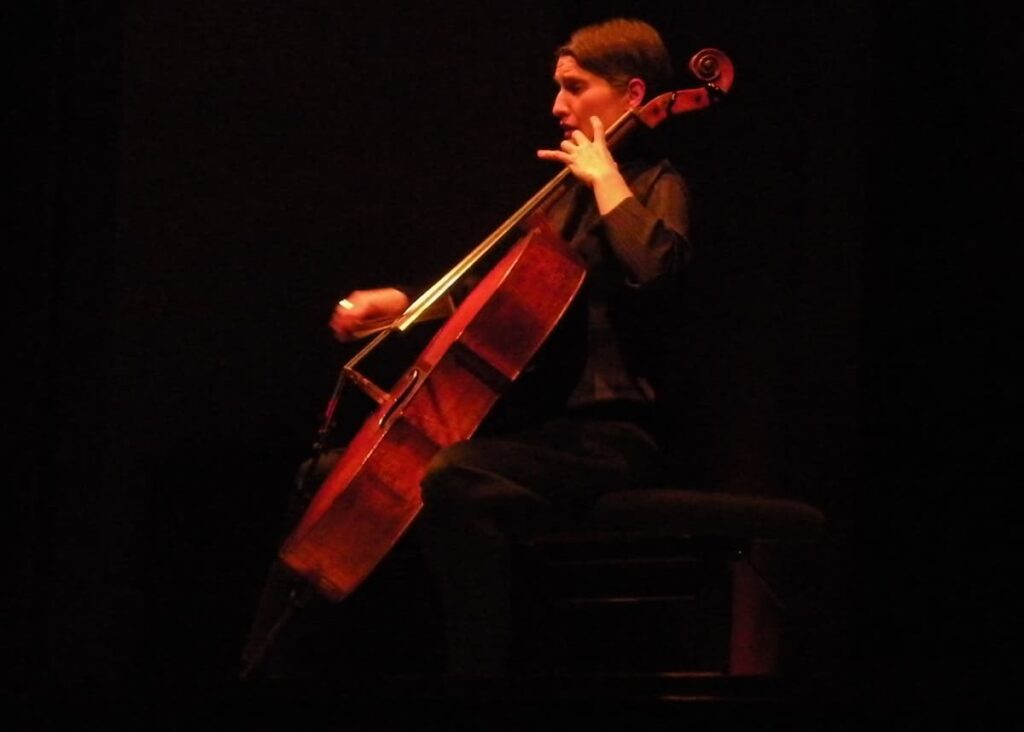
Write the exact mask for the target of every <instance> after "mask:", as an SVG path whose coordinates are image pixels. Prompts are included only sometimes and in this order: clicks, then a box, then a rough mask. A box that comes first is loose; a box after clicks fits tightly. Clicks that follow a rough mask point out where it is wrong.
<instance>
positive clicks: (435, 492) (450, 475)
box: [420, 442, 483, 505]
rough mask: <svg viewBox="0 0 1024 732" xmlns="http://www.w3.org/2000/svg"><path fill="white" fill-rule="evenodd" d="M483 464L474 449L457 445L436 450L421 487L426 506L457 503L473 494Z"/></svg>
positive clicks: (428, 464) (474, 446) (464, 445)
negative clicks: (473, 486) (473, 487)
mask: <svg viewBox="0 0 1024 732" xmlns="http://www.w3.org/2000/svg"><path fill="white" fill-rule="evenodd" d="M482 464H483V463H482V460H481V456H480V452H479V448H478V446H477V445H475V444H473V443H471V442H457V443H455V444H453V445H449V446H448V447H445V448H442V449H441V450H439V451H438V452H437V453H436V454H435V455H434V457H433V458H432V459H431V460H430V462H429V463H427V468H426V471H425V472H424V474H423V479H422V481H421V483H420V487H421V490H422V494H423V496H422V497H423V502H424V504H427V505H435V504H439V503H444V504H450V503H452V502H458V501H459V498H460V496H461V497H462V498H463V499H464V498H465V497H466V496H467V494H469V493H471V492H472V487H471V486H472V485H473V484H474V483H476V482H478V480H477V479H476V476H479V474H480V471H481V469H482Z"/></svg>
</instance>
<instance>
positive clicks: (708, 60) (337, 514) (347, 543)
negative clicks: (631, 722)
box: [279, 48, 733, 602]
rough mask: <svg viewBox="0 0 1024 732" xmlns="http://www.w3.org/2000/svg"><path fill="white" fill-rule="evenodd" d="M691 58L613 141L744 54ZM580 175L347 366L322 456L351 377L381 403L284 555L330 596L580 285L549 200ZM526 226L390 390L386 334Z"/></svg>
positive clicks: (520, 216)
mask: <svg viewBox="0 0 1024 732" xmlns="http://www.w3.org/2000/svg"><path fill="white" fill-rule="evenodd" d="M689 69H690V71H691V72H692V73H693V74H694V76H695V77H696V78H697V79H698V80H699V81H700V82H701V85H700V86H698V87H695V88H691V89H683V90H678V91H673V92H667V93H664V94H661V95H659V96H657V97H655V98H653V99H652V100H650V101H649V102H647V103H646V104H644V105H643V106H641V107H639V108H637V109H631V110H629V111H627V112H626V113H625V114H623V115H622V116H621V117H620V118H619V119H618V120H616V121H615V122H614V123H613V124H612V125H610V126H609V128H608V130H607V133H606V140H607V143H608V146H609V148H614V147H615V146H617V145H619V144H620V143H621V142H622V141H623V140H625V139H626V138H627V136H629V135H630V134H632V133H633V132H634V131H636V130H638V129H642V128H644V127H646V128H654V127H656V126H657V125H659V124H661V123H662V122H663V121H665V120H667V119H668V118H669V117H672V116H676V115H679V114H683V113H686V112H691V111H696V110H700V109H704V108H707V107H709V106H711V105H712V104H714V103H715V102H717V101H718V100H720V99H721V98H722V97H723V96H724V95H725V94H726V93H727V92H728V91H729V89H730V88H731V86H732V81H733V67H732V63H731V61H730V60H729V59H728V57H726V56H725V54H723V53H722V52H721V51H718V50H717V49H711V48H706V49H703V50H701V51H698V52H697V53H696V54H694V56H693V57H692V58H691V60H690V62H689ZM574 183H575V181H574V180H573V179H572V177H571V175H570V173H569V170H568V169H567V168H566V169H563V170H562V171H561V172H560V173H558V174H557V175H556V176H555V177H554V178H553V179H552V180H551V181H549V182H548V183H547V184H546V185H545V186H544V187H542V188H541V189H540V190H539V191H538V192H537V193H536V194H535V195H534V196H532V197H531V198H530V199H529V200H528V201H527V202H526V203H524V204H523V205H522V206H521V207H520V208H519V209H518V210H517V211H516V212H515V213H514V214H513V215H512V216H510V217H509V218H508V219H507V220H506V221H505V222H504V223H502V225H501V226H499V227H498V229H496V230H495V231H494V232H493V233H492V234H491V235H490V236H488V237H487V238H486V239H485V240H484V241H483V242H481V243H480V244H479V245H478V246H477V247H475V248H474V249H473V250H472V251H471V252H470V253H469V254H468V255H467V256H466V257H465V258H464V259H463V260H462V261H460V262H459V263H458V264H456V265H455V267H453V268H452V269H451V270H450V271H449V272H448V273H447V274H445V275H444V276H443V277H442V278H441V279H440V280H438V281H437V282H436V283H434V284H433V285H432V286H431V287H429V288H428V289H427V290H426V291H425V292H423V293H422V294H421V295H420V296H419V297H418V298H417V299H416V300H415V301H414V302H412V303H411V304H410V305H409V306H408V307H407V308H406V310H405V312H404V313H403V314H402V315H401V316H399V317H398V318H397V319H395V320H394V321H392V322H390V323H387V324H386V325H384V326H382V327H380V329H379V332H377V333H376V335H375V337H374V338H373V339H372V340H371V341H370V342H369V343H368V344H367V345H366V346H365V347H363V348H362V349H361V350H360V351H359V352H358V353H357V354H356V355H355V356H354V357H353V358H352V359H350V360H349V361H348V362H347V363H346V364H345V365H344V366H343V368H342V371H341V375H340V376H339V379H338V382H337V384H336V386H335V389H334V392H333V393H332V395H331V398H330V399H329V401H328V405H327V408H326V410H325V415H324V420H323V423H322V427H321V429H320V432H319V435H318V438H317V443H316V445H315V453H314V454H315V455H316V451H317V450H322V449H323V444H324V438H325V436H326V434H327V433H328V432H329V431H330V429H331V426H332V424H333V416H334V413H335V410H336V408H337V404H338V399H339V395H340V392H341V389H342V387H343V386H344V385H345V384H348V383H351V384H354V385H355V386H356V387H358V388H359V389H361V390H362V391H363V392H364V393H365V394H366V395H367V396H369V397H370V399H372V400H373V401H374V402H376V404H377V407H376V409H375V410H374V411H373V412H372V414H371V415H370V416H369V418H368V419H367V420H366V421H365V422H364V424H363V426H362V427H361V428H360V429H359V430H358V431H357V432H356V434H355V435H354V436H353V438H352V439H351V440H350V442H349V443H348V445H347V447H346V448H345V450H344V451H343V452H342V454H341V456H340V458H339V459H338V461H337V462H336V463H335V464H334V466H333V467H332V468H331V470H330V471H329V473H328V474H327V476H326V478H325V479H324V481H323V483H322V484H321V485H320V486H319V488H318V489H317V490H316V492H315V493H314V495H313V496H312V498H311V500H310V501H309V503H308V505H307V507H306V509H305V512H304V513H303V515H302V516H301V518H300V519H299V521H298V523H297V525H296V526H295V528H294V529H293V530H292V531H291V533H290V534H289V535H288V536H287V538H286V540H285V541H284V543H283V545H282V546H281V548H280V551H279V559H280V560H281V562H282V563H283V564H284V565H285V566H286V567H287V568H289V569H290V570H291V571H292V572H294V573H295V574H296V575H297V576H298V577H300V578H302V579H303V580H305V582H306V583H307V584H308V586H310V587H312V588H314V589H315V590H316V591H317V592H318V593H319V594H320V595H322V596H323V597H325V598H326V599H328V600H331V601H334V602H338V601H341V600H343V599H344V598H345V597H347V596H348V595H350V594H351V593H352V592H353V591H354V590H355V589H356V588H357V587H358V586H359V585H360V584H361V583H362V582H363V580H365V579H366V577H367V576H368V575H369V574H370V573H371V572H372V571H373V570H374V568H375V567H376V566H377V565H378V564H379V563H380V561H381V560H382V559H383V558H384V557H385V556H386V555H387V554H388V553H389V552H390V551H391V549H392V548H393V547H394V545H395V544H396V542H397V541H398V540H399V539H400V538H401V537H402V536H403V535H404V533H405V532H406V530H407V528H408V527H409V526H410V524H411V523H412V522H413V520H414V519H415V518H416V516H417V514H418V513H419V511H420V509H421V508H422V506H423V503H422V500H421V497H420V481H421V479H422V477H423V475H424V472H425V470H426V467H427V464H428V463H429V462H430V460H431V459H432V458H433V456H434V455H435V454H436V453H437V452H438V451H439V450H441V449H442V448H444V447H446V446H448V445H452V444H454V443H456V442H459V441H462V440H466V439H469V438H470V437H472V436H473V434H474V432H475V431H476V429H477V427H479V425H480V424H481V423H482V422H483V420H484V418H485V417H486V416H487V415H488V414H489V413H490V411H491V410H492V408H493V406H494V405H495V403H496V402H497V401H498V399H499V398H500V397H501V395H502V394H503V393H504V392H505V391H506V390H507V389H508V387H509V386H510V385H511V384H512V383H513V382H514V381H515V380H516V379H517V378H518V377H519V376H520V374H521V373H522V372H523V370H524V369H525V368H526V367H527V365H528V364H529V363H530V362H531V360H532V359H533V357H534V356H535V355H536V353H537V352H538V350H539V349H540V347H541V346H542V344H543V343H544V342H545V341H546V340H547V338H548V336H549V335H550V334H551V333H552V331H553V330H554V328H555V326H556V325H557V324H558V322H559V321H560V320H561V318H562V316H563V315H564V314H565V312H566V311H567V309H568V308H569V305H570V303H571V302H572V301H573V299H574V298H575V296H576V294H577V293H578V292H579V290H580V287H581V286H582V284H583V281H584V278H585V275H586V271H585V267H584V265H583V262H582V260H581V259H580V257H579V256H578V255H577V254H576V253H575V252H573V251H572V250H571V249H570V247H569V246H568V244H566V243H565V242H564V241H563V240H562V239H561V238H560V237H559V236H558V235H557V234H556V233H555V232H554V231H553V230H552V229H551V228H550V226H549V225H548V224H547V223H546V220H545V212H546V211H548V210H549V209H550V207H551V206H552V205H553V204H554V203H555V202H556V201H558V200H559V199H561V197H562V196H563V195H564V194H565V193H566V192H567V191H568V190H570V188H571V186H572V185H573V184H574ZM521 231H526V233H525V235H523V236H522V237H521V238H519V239H518V240H517V241H516V242H515V243H514V244H513V245H512V246H511V247H510V248H509V249H508V251H507V253H505V254H504V255H503V256H502V258H501V259H500V261H499V262H498V263H497V264H496V265H495V266H494V267H492V268H491V269H490V270H489V271H488V272H487V273H486V274H485V275H484V277H483V278H482V280H481V281H480V282H479V284H477V285H476V286H475V287H474V288H473V289H472V290H471V291H470V292H469V294H468V295H467V296H466V298H465V299H464V300H463V301H462V302H461V303H460V304H459V306H458V307H457V308H455V309H454V311H453V312H452V313H451V314H450V316H449V317H448V318H447V320H446V321H445V322H444V323H443V324H442V325H441V326H440V328H439V329H438V331H437V332H436V333H435V335H434V336H433V338H432V339H431V340H430V342H429V343H428V345H427V346H426V348H425V349H424V350H423V352H422V353H420V354H419V356H418V357H417V358H416V360H415V362H414V363H413V365H412V366H411V367H410V368H409V369H408V370H406V371H405V372H404V373H403V374H402V375H401V376H400V377H399V378H398V379H397V381H396V382H395V383H394V385H393V386H392V387H391V388H390V389H384V388H382V387H380V386H379V385H377V384H376V383H374V382H373V381H372V380H371V379H370V378H368V377H367V376H365V375H364V374H362V373H361V372H360V371H359V370H358V369H357V367H358V365H359V364H360V362H361V361H362V360H363V359H364V358H365V357H366V356H368V355H369V354H370V353H371V352H372V351H373V350H375V349H376V348H377V347H378V346H379V345H380V344H381V343H382V342H383V341H384V340H385V339H386V338H388V337H390V336H391V335H393V334H395V333H401V332H404V331H406V330H408V329H409V328H410V327H411V326H412V325H414V324H415V323H417V322H419V321H422V320H424V319H427V318H429V317H432V316H434V315H436V313H437V312H438V310H439V308H440V307H441V304H442V302H443V301H444V299H445V298H446V297H448V296H449V292H450V290H451V289H452V287H453V286H454V285H455V284H456V283H457V282H459V281H460V280H461V279H462V278H463V277H464V276H465V275H466V274H467V273H468V272H469V271H470V270H471V269H472V268H473V267H474V266H475V265H477V264H478V263H479V262H480V261H481V260H482V259H483V258H484V257H485V256H487V255H489V254H491V253H492V252H495V251H497V247H499V246H500V245H502V244H503V243H505V242H507V241H508V239H509V235H510V234H511V233H512V232H521ZM314 459H315V458H314Z"/></svg>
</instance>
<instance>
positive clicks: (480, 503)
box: [243, 414, 660, 679]
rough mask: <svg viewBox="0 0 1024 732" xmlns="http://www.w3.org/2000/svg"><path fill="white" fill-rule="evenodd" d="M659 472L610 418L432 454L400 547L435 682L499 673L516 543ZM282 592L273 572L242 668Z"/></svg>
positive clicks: (508, 638) (552, 423) (635, 437)
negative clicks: (408, 554) (412, 568)
mask: <svg viewBox="0 0 1024 732" xmlns="http://www.w3.org/2000/svg"><path fill="white" fill-rule="evenodd" d="M338 454H340V453H333V454H332V453H328V454H326V455H324V456H322V457H321V458H320V459H319V460H318V461H317V463H316V465H312V466H311V465H310V464H309V463H308V462H307V463H306V464H304V465H303V467H302V469H300V471H299V476H298V480H299V481H300V482H302V483H303V484H313V485H318V484H319V483H320V482H322V480H323V477H325V476H326V474H327V472H328V471H329V470H330V467H331V466H332V465H333V464H334V461H335V460H336V459H337V456H338ZM311 469H312V470H315V471H316V474H315V475H312V476H309V475H307V473H308V471H309V470H311ZM659 470H660V455H659V451H658V447H657V444H656V441H655V440H654V438H653V437H652V436H651V434H650V432H649V431H648V430H646V429H645V428H643V427H641V426H640V425H639V424H637V423H636V422H634V421H629V420H625V419H619V418H616V417H615V415H614V414H611V415H601V416H599V417H597V418H595V417H594V416H593V415H579V416H566V417H560V418H556V419H550V420H547V421H545V422H543V423H541V424H538V425H536V426H533V427H531V428H528V429H523V430H520V431H518V432H516V433H515V434H506V435H501V436H487V437H476V438H474V439H472V440H469V441H465V442H460V443H456V444H454V445H452V446H449V447H447V448H444V449H442V450H440V451H439V452H438V453H437V454H436V455H435V456H434V458H433V459H432V461H431V462H430V464H429V465H428V466H427V470H426V474H425V476H424V479H423V482H422V496H423V502H424V508H423V510H422V512H421V513H420V515H419V516H418V517H417V519H416V521H415V522H414V524H413V526H412V528H411V530H410V532H409V536H408V537H407V538H408V539H409V540H410V541H411V542H412V544H413V545H414V546H415V548H416V549H415V551H418V552H421V554H422V561H423V566H424V567H425V571H426V573H427V574H428V575H429V580H430V581H431V582H432V588H433V592H432V593H431V597H433V598H437V601H438V602H439V603H440V606H441V607H440V610H441V617H442V619H443V621H442V622H443V633H444V644H443V645H444V671H445V673H446V674H447V675H448V676H450V677H453V678H459V679H476V678H479V679H494V678H500V677H502V676H504V675H505V674H506V673H507V672H508V671H509V663H510V652H511V647H510V646H511V643H512V640H513V624H514V611H513V605H512V602H513V597H512V593H513V587H512V576H513V574H512V559H513V557H512V549H513V546H514V544H515V542H516V541H517V540H518V539H520V538H523V537H526V536H529V535H531V534H535V533H538V532H544V531H548V530H551V529H556V528H559V527H565V526H571V525H572V523H573V522H574V521H576V520H578V518H579V517H580V516H581V515H582V514H583V513H584V512H585V511H586V510H587V508H588V507H590V506H591V505H592V504H593V502H594V501H596V500H597V498H598V497H599V496H600V495H602V494H603V493H606V492H609V491H613V490H622V489H627V488H632V487H639V486H643V485H645V484H647V485H649V484H650V482H651V481H653V480H654V479H655V477H656V476H657V475H658V471H659ZM403 541H404V540H403ZM377 571H386V569H385V568H384V567H383V565H382V568H380V569H378V570H377ZM371 579H372V576H371ZM289 587H294V578H291V577H290V576H289V575H288V572H287V570H286V569H285V568H283V567H282V566H280V565H279V564H275V566H274V567H272V569H271V574H270V577H269V578H268V582H267V587H266V589H265V591H264V594H263V600H262V602H261V604H260V608H259V610H258V612H257V618H256V621H255V622H254V624H253V629H252V634H251V637H250V641H249V643H248V645H247V647H246V649H245V651H244V652H243V660H244V661H245V660H246V659H248V661H247V663H250V664H251V663H252V662H253V659H254V658H257V657H258V656H260V655H262V652H263V648H262V646H263V645H265V642H264V641H265V638H266V635H267V630H268V628H270V627H271V626H272V625H273V624H274V622H275V618H277V617H279V616H280V612H281V607H282V606H283V596H284V594H285V593H286V592H288V590H289ZM356 594H358V593H356ZM349 599H354V596H353V598H349ZM349 599H346V601H345V602H349ZM371 622H372V621H371ZM376 632H378V633H381V632H383V633H386V632H388V631H387V629H379V628H378V629H376ZM285 642H286V643H287V641H285ZM285 650H286V649H285Z"/></svg>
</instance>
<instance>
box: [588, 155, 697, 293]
mask: <svg viewBox="0 0 1024 732" xmlns="http://www.w3.org/2000/svg"><path fill="white" fill-rule="evenodd" d="M689 209H690V207H689V192H688V191H687V188H686V184H685V183H684V182H683V179H682V178H681V177H680V176H679V175H678V174H677V173H666V174H663V175H661V176H659V177H658V179H657V180H656V181H655V182H654V185H653V186H651V189H650V191H649V192H648V194H647V196H646V201H643V202H641V200H640V199H638V198H637V197H636V196H630V197H629V198H626V199H625V200H623V201H622V202H621V203H620V204H619V205H618V206H616V207H615V208H613V209H612V210H611V211H609V212H608V213H607V214H605V215H604V216H603V217H602V225H603V227H604V232H605V236H606V237H607V240H608V243H609V245H610V246H611V249H612V251H613V252H614V254H615V257H616V258H617V259H618V260H619V262H620V263H621V264H622V265H623V267H624V268H625V271H626V282H627V284H628V285H630V286H632V287H638V288H648V287H655V286H658V285H661V284H664V283H665V282H667V281H670V280H671V279H672V278H673V277H674V275H675V274H676V272H677V271H678V270H679V269H680V268H681V267H682V265H684V264H685V263H686V262H687V261H688V260H689V257H690V242H689V240H688V239H687V232H688V231H689Z"/></svg>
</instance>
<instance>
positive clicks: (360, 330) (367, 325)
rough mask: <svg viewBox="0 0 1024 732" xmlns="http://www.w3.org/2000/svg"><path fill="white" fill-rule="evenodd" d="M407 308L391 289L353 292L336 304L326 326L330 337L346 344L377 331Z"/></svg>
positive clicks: (406, 301) (405, 301)
mask: <svg viewBox="0 0 1024 732" xmlns="http://www.w3.org/2000/svg"><path fill="white" fill-rule="evenodd" d="M407 307H409V298H408V296H407V295H406V294H405V293H404V292H402V291H401V290H396V289H395V288H393V287H384V288H381V289H377V290H354V291H352V292H351V293H349V295H348V296H347V297H345V298H343V299H341V300H339V301H338V304H337V305H336V306H335V307H334V312H333V313H332V314H331V321H330V323H329V325H330V327H331V331H333V333H334V337H335V338H337V339H338V340H339V341H342V342H343V343H347V342H349V341H354V340H356V339H357V338H361V337H363V336H364V335H367V333H368V332H372V331H373V330H374V329H379V327H380V326H381V325H382V324H386V323H388V322H390V321H392V320H394V319H395V318H397V317H398V316H399V315H401V314H402V313H404V312H405V309H406V308H407Z"/></svg>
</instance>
